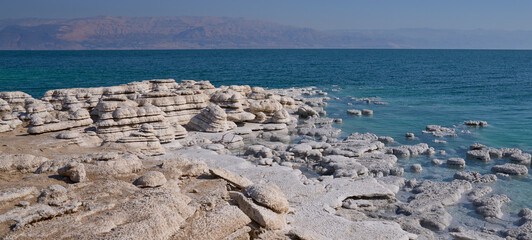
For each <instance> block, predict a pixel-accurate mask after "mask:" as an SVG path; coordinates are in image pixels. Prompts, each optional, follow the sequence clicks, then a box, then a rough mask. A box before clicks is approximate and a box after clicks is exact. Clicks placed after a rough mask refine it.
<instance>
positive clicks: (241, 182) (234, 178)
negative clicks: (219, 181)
mask: <svg viewBox="0 0 532 240" xmlns="http://www.w3.org/2000/svg"><path fill="white" fill-rule="evenodd" d="M209 171H210V173H211V174H212V175H215V176H217V177H220V178H223V179H225V180H226V181H228V182H230V183H232V184H234V185H236V186H237V187H239V188H246V187H247V186H250V185H252V184H253V182H252V181H251V180H249V179H247V178H245V177H243V176H240V175H236V174H234V173H232V172H230V171H227V170H225V169H223V168H219V167H217V168H211V169H209Z"/></svg>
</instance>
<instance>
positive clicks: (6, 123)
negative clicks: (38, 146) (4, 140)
mask: <svg viewBox="0 0 532 240" xmlns="http://www.w3.org/2000/svg"><path fill="white" fill-rule="evenodd" d="M21 124H22V121H20V120H19V119H18V118H17V116H16V115H14V114H13V113H12V111H11V106H9V103H8V102H7V101H5V100H4V99H1V98H0V133H3V132H9V131H13V130H15V128H16V127H17V126H19V125H21Z"/></svg>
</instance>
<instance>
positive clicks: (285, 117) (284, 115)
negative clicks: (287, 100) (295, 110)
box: [270, 109, 296, 123]
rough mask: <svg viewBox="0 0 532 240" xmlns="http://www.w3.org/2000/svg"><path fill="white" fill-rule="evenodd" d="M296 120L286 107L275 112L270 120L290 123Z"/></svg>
mask: <svg viewBox="0 0 532 240" xmlns="http://www.w3.org/2000/svg"><path fill="white" fill-rule="evenodd" d="M294 121H296V119H295V118H293V117H291V116H290V114H289V113H288V111H286V109H281V110H278V111H276V112H274V113H273V116H272V118H271V119H270V122H272V123H290V122H294Z"/></svg>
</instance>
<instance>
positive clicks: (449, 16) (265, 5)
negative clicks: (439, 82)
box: [0, 0, 532, 30]
mask: <svg viewBox="0 0 532 240" xmlns="http://www.w3.org/2000/svg"><path fill="white" fill-rule="evenodd" d="M98 15H111V16H220V17H246V18H253V19H264V20H269V21H273V22H277V23H282V24H289V25H294V26H301V27H312V28H317V29H322V30H327V29H395V28H438V29H441V28H446V29H478V28H481V29H499V30H532V1H531V0H506V1H504V0H438V1H436V0H367V1H356V0H353V1H348V0H330V1H326V0H321V1H319V0H301V1H295V0H294V1H290V0H267V1H255V0H188V1H181V0H83V1H79V0H0V18H25V17H40V18H75V17H90V16H98Z"/></svg>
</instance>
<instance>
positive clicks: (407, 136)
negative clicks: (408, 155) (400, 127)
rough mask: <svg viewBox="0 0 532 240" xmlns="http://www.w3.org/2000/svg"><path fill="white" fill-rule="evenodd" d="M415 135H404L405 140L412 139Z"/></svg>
mask: <svg viewBox="0 0 532 240" xmlns="http://www.w3.org/2000/svg"><path fill="white" fill-rule="evenodd" d="M414 137H415V135H414V134H413V133H405V138H407V139H413V138H414Z"/></svg>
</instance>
